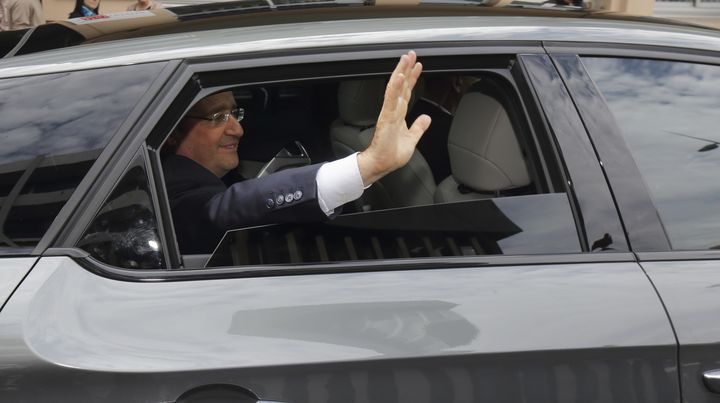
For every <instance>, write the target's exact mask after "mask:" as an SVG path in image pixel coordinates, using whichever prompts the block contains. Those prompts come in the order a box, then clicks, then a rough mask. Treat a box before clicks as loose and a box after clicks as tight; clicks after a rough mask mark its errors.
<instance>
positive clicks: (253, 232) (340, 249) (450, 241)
mask: <svg viewBox="0 0 720 403" xmlns="http://www.w3.org/2000/svg"><path fill="white" fill-rule="evenodd" d="M579 252H581V247H580V243H579V241H578V236H577V231H576V230H575V226H574V222H573V216H572V212H571V209H570V204H569V202H568V199H567V195H566V194H564V193H550V194H542V195H532V196H515V197H501V198H496V199H484V200H473V201H463V202H456V203H443V204H437V205H428V206H417V207H408V208H401V209H391V210H380V211H373V212H368V213H355V214H349V215H344V216H340V217H338V218H337V219H335V220H331V221H328V222H326V223H320V224H305V225H291V224H284V225H274V226H266V227H256V228H249V229H244V230H237V231H230V232H228V233H227V234H226V235H225V238H224V239H223V241H222V242H221V244H220V246H219V247H218V249H217V250H216V251H215V253H214V254H213V256H212V258H211V259H210V261H209V262H208V264H207V266H208V267H218V266H232V265H250V264H252V265H257V264H282V263H329V262H338V261H347V260H372V259H402V258H420V257H444V256H478V255H499V254H541V253H579Z"/></svg>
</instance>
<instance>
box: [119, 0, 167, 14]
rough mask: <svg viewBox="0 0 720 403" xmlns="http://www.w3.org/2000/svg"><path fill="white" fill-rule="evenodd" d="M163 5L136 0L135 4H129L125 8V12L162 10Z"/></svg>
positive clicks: (146, 0) (157, 2)
mask: <svg viewBox="0 0 720 403" xmlns="http://www.w3.org/2000/svg"><path fill="white" fill-rule="evenodd" d="M163 7H164V6H163V4H162V3H161V2H159V1H153V0H137V1H136V2H134V3H132V4H130V5H129V6H128V8H127V11H145V10H154V9H156V8H163Z"/></svg>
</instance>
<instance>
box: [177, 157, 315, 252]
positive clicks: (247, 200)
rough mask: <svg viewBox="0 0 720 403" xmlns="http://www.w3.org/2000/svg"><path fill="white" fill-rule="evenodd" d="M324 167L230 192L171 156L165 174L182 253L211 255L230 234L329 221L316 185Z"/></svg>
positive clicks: (209, 175)
mask: <svg viewBox="0 0 720 403" xmlns="http://www.w3.org/2000/svg"><path fill="white" fill-rule="evenodd" d="M320 166H321V164H315V165H309V166H305V167H301V168H294V169H287V170H284V171H280V172H277V173H274V174H272V175H268V176H266V177H263V178H261V179H249V180H246V181H242V182H238V183H235V184H234V185H232V186H230V187H227V186H225V184H224V183H223V182H222V181H221V180H220V178H218V177H217V176H215V175H214V174H213V173H212V172H210V171H208V170H207V169H205V168H203V167H202V166H201V165H199V164H198V163H196V162H195V161H193V160H191V159H189V158H185V157H182V156H179V155H170V156H167V157H166V158H165V159H164V160H163V172H164V174H165V185H166V187H167V192H168V198H169V199H170V209H171V212H172V216H173V224H174V226H175V234H176V236H177V241H178V245H179V247H180V252H181V253H183V254H192V253H211V252H212V251H213V249H214V248H215V246H217V243H218V242H219V241H220V239H221V238H222V236H223V235H224V234H225V231H227V230H230V229H236V228H242V227H248V226H253V225H260V224H268V223H275V222H308V221H321V220H323V219H326V218H327V216H326V215H325V213H324V212H323V211H322V210H321V209H320V206H319V204H318V200H317V186H316V183H315V177H316V176H317V171H318V169H320ZM289 195H292V196H289ZM281 197H282V200H280V198H281Z"/></svg>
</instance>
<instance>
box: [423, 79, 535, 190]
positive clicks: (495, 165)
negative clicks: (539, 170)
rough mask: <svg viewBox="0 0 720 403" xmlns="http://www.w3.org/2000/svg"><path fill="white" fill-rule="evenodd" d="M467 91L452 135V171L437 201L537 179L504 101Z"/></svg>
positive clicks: (474, 88)
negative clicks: (533, 174)
mask: <svg viewBox="0 0 720 403" xmlns="http://www.w3.org/2000/svg"><path fill="white" fill-rule="evenodd" d="M482 88H483V86H482V81H481V82H478V83H476V84H474V85H473V86H472V87H471V88H470V90H468V92H467V93H466V94H465V95H463V97H462V99H461V100H460V103H459V105H458V108H457V110H456V112H455V117H454V118H453V122H452V124H451V126H450V133H449V135H448V153H449V156H450V168H451V172H452V174H451V175H450V176H448V177H447V178H445V179H444V180H443V181H442V182H440V183H439V184H438V187H437V191H436V192H435V196H434V201H435V203H448V202H454V201H463V200H474V199H484V198H491V197H497V196H500V193H501V192H502V191H507V190H510V189H517V188H521V187H525V186H527V185H529V184H530V183H531V180H530V175H529V173H528V169H527V164H526V162H525V158H524V156H523V153H522V151H521V149H520V145H519V144H518V139H517V136H516V133H515V130H514V129H513V125H512V122H511V121H510V118H509V117H508V114H507V111H506V110H505V108H504V107H503V105H502V104H501V103H500V102H499V101H498V100H497V99H495V98H493V97H491V96H489V95H487V94H485V93H483V92H482Z"/></svg>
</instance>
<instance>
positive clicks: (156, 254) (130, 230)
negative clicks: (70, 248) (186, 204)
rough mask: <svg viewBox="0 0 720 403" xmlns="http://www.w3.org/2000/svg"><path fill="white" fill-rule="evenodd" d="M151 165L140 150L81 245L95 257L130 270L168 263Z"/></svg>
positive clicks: (81, 240)
mask: <svg viewBox="0 0 720 403" xmlns="http://www.w3.org/2000/svg"><path fill="white" fill-rule="evenodd" d="M151 200H152V199H151V196H150V190H149V187H148V178H147V168H146V166H145V159H144V158H143V156H142V153H138V155H137V156H136V157H135V159H134V161H133V163H132V164H131V165H130V167H129V168H128V169H127V172H126V173H125V174H124V175H123V177H122V179H121V180H120V182H119V183H118V184H117V185H116V186H115V190H113V192H112V194H110V196H109V197H108V198H107V200H105V203H103V206H102V208H101V209H100V211H99V212H98V214H97V215H96V217H95V219H94V220H93V221H92V223H91V224H90V227H89V228H88V229H87V230H86V231H85V233H84V234H83V236H82V238H81V239H80V241H79V242H78V244H77V246H78V247H79V248H81V249H83V250H85V251H87V252H88V253H90V255H91V256H92V257H94V258H95V259H97V260H99V261H101V262H104V263H108V264H111V265H113V266H117V267H124V268H128V269H156V268H162V267H163V266H164V263H163V256H162V249H161V242H160V237H159V236H158V229H157V219H156V216H155V209H154V208H153V205H152V202H151Z"/></svg>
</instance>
